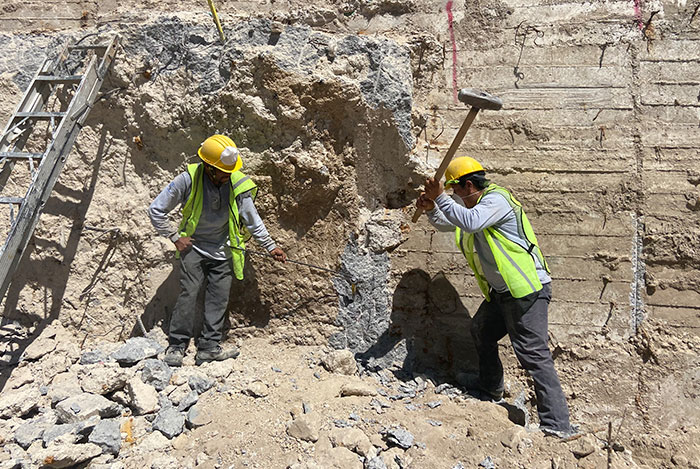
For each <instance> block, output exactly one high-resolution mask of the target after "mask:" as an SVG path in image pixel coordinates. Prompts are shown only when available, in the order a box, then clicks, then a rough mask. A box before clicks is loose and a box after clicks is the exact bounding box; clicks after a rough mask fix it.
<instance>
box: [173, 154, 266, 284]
mask: <svg viewBox="0 0 700 469" xmlns="http://www.w3.org/2000/svg"><path fill="white" fill-rule="evenodd" d="M202 168H203V165H202V164H201V163H196V164H190V165H187V172H188V173H189V175H190V179H191V180H192V188H191V189H190V196H189V197H188V199H187V202H185V205H184V207H183V208H182V222H181V223H180V230H179V231H180V236H192V235H193V234H194V232H195V230H196V229H197V224H198V223H199V218H200V217H201V216H202V206H203V201H204V194H203V192H204V191H203V188H202V177H203V176H202V174H203V173H204V171H203V169H202ZM230 181H231V190H230V191H229V217H228V237H229V243H230V245H231V260H232V261H233V273H234V275H235V276H236V278H237V279H238V280H243V267H244V265H245V253H244V251H241V249H245V240H244V239H243V238H244V235H243V234H242V231H244V230H245V227H243V226H242V223H241V221H240V217H239V215H238V203H237V202H236V198H237V197H238V196H239V195H241V194H244V193H246V192H248V191H252V193H251V196H252V197H253V200H255V196H256V195H257V193H258V187H257V186H256V185H255V183H254V182H253V181H252V180H251V179H250V178H249V177H248V176H246V175H245V174H243V173H241V172H240V171H236V172H233V173H231V179H230ZM235 248H238V249H235ZM178 255H179V252H178Z"/></svg>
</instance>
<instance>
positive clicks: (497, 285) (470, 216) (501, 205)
mask: <svg viewBox="0 0 700 469" xmlns="http://www.w3.org/2000/svg"><path fill="white" fill-rule="evenodd" d="M427 215H428V221H430V223H431V224H432V225H433V226H434V227H435V228H437V230H438V231H454V230H455V227H459V228H461V229H462V230H464V231H466V232H467V233H474V250H475V251H476V253H477V255H478V256H479V261H480V262H481V267H482V269H483V271H484V276H485V277H486V281H487V282H488V283H489V285H490V286H491V288H493V289H494V290H495V291H497V292H499V293H503V292H506V291H508V286H507V285H506V283H505V281H504V280H503V277H502V276H501V273H500V272H499V271H498V267H497V266H496V260H495V259H494V258H493V253H492V252H491V248H489V245H488V242H487V241H486V237H485V236H484V232H483V230H484V229H485V228H488V227H490V226H495V227H496V228H498V230H499V231H500V232H501V233H502V234H503V235H504V236H505V237H506V238H508V239H509V240H511V241H513V242H514V243H517V244H519V245H521V246H523V247H524V248H525V249H527V247H528V245H529V243H528V241H527V240H525V239H523V238H522V237H521V236H520V234H519V233H518V222H517V221H516V218H515V213H514V212H513V209H512V208H511V206H510V204H509V203H508V201H507V200H506V199H505V197H503V195H502V194H499V193H497V192H491V193H489V194H486V195H485V196H483V197H482V198H481V200H480V201H479V203H478V204H476V205H475V206H474V207H473V208H467V207H465V206H464V205H463V202H462V199H460V198H459V197H457V196H455V197H454V199H453V198H452V197H450V196H448V195H447V194H445V193H442V194H440V195H439V196H438V197H437V198H436V199H435V208H434V209H433V210H430V211H429V212H427ZM532 257H533V259H534V261H535V267H536V269H537V276H538V277H539V279H540V282H541V283H542V285H544V284H547V283H550V282H551V281H552V279H551V278H550V277H549V275H548V274H547V271H546V270H545V269H544V267H542V264H541V263H540V261H539V259H538V258H537V256H532Z"/></svg>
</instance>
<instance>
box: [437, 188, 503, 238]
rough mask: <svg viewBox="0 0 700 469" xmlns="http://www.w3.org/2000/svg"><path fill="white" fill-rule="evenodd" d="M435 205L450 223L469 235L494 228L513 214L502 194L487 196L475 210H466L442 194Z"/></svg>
mask: <svg viewBox="0 0 700 469" xmlns="http://www.w3.org/2000/svg"><path fill="white" fill-rule="evenodd" d="M435 205H436V206H437V208H438V209H439V210H440V211H441V212H442V214H443V215H444V217H445V219H446V220H447V221H448V222H449V223H452V224H453V225H455V226H458V227H460V228H461V229H463V230H464V231H466V232H467V233H476V232H477V231H481V230H483V229H485V228H488V227H489V226H493V225H495V224H496V223H498V222H500V221H502V220H503V219H504V218H505V217H506V216H508V215H509V214H510V213H512V209H511V207H510V205H509V204H508V202H506V199H505V198H503V196H501V195H500V194H487V195H485V196H484V197H482V199H481V200H480V201H479V203H478V204H476V206H475V207H474V208H466V207H462V206H461V205H459V204H458V203H456V202H455V201H454V200H452V198H451V197H450V196H448V195H447V194H445V193H442V194H440V195H438V196H437V197H436V198H435Z"/></svg>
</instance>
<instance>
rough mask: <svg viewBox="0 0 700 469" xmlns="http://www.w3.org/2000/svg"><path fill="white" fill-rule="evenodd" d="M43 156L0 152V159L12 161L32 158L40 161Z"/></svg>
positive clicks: (17, 152)
mask: <svg viewBox="0 0 700 469" xmlns="http://www.w3.org/2000/svg"><path fill="white" fill-rule="evenodd" d="M43 156H44V154H43V153H25V152H22V151H3V152H0V159H4V158H14V159H21V158H27V159H29V158H34V159H40V158H43Z"/></svg>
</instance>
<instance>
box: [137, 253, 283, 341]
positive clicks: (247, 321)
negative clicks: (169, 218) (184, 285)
mask: <svg viewBox="0 0 700 469" xmlns="http://www.w3.org/2000/svg"><path fill="white" fill-rule="evenodd" d="M179 265H180V264H179V261H178V260H175V258H174V257H173V262H172V270H171V272H170V274H169V275H168V277H167V278H166V279H165V280H164V281H163V283H161V284H160V286H159V287H158V290H156V293H155V295H153V298H151V301H149V302H148V304H147V305H146V307H145V308H144V310H143V314H141V320H142V321H143V325H144V327H145V328H146V331H150V330H151V329H153V328H154V327H156V326H159V327H160V328H161V330H162V331H163V332H164V333H165V334H166V335H167V334H168V328H169V324H170V317H171V315H172V312H173V309H174V308H175V303H176V301H177V297H178V295H179V294H180V267H179ZM243 275H244V279H243V280H242V281H240V280H236V279H235V278H234V279H233V283H232V285H231V292H230V293H229V301H228V306H227V307H226V312H227V314H226V317H225V319H224V329H223V333H224V337H223V339H222V340H223V341H225V340H226V338H227V336H228V335H229V333H230V332H231V329H234V328H237V327H255V328H264V327H265V326H267V324H268V323H269V322H270V308H268V307H267V305H266V304H265V303H263V302H262V301H261V296H260V288H259V286H258V279H257V275H256V272H255V269H254V268H253V266H252V263H251V262H250V261H249V259H246V263H245V269H244V271H243ZM206 285H207V284H206V281H205V282H204V285H202V288H201V289H200V291H199V294H198V295H197V302H196V306H195V315H196V317H195V323H194V331H193V337H194V338H195V339H196V338H197V337H199V333H200V332H201V330H202V318H203V314H204V292H205V291H206ZM232 315H233V318H232ZM232 321H233V324H232ZM142 335H143V334H142V333H141V329H140V327H139V326H138V324H136V325H134V328H133V329H132V331H131V337H139V336H142Z"/></svg>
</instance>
